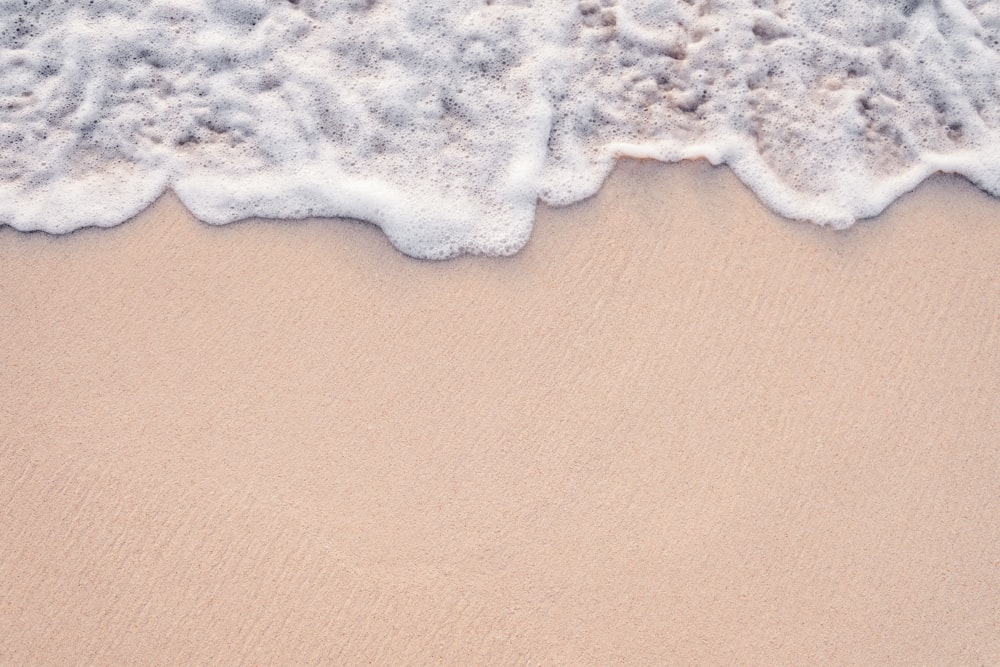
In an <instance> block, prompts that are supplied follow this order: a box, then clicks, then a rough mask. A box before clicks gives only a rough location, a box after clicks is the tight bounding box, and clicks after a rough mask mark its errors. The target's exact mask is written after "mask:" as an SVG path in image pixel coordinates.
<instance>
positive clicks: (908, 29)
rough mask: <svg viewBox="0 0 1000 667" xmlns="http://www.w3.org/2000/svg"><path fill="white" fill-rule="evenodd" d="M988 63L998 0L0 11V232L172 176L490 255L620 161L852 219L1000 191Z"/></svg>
mask: <svg viewBox="0 0 1000 667" xmlns="http://www.w3.org/2000/svg"><path fill="white" fill-rule="evenodd" d="M998 74H1000V2H996V1H995V0H964V2H963V1H960V0H948V1H947V2H944V1H942V2H931V1H929V0H928V1H923V0H896V1H886V2H880V3H870V2H862V1H860V0H580V1H579V2H566V1H565V0H539V1H535V2H531V1H528V0H508V1H506V2H504V1H501V0H480V1H478V2H472V1H468V0H449V1H448V2H445V1H443V0H429V1H428V2H423V3H411V2H400V1H396V0H150V1H149V2H146V3H127V2H122V1H121V0H93V2H88V3H78V2H72V1H69V0H38V1H37V2H30V3H28V2H24V0H17V1H11V0H0V138H2V141H3V147H4V148H3V150H2V151H0V222H2V223H5V224H9V225H12V226H14V227H16V228H18V229H23V230H33V229H42V230H46V231H50V232H65V231H70V230H72V229H76V228H79V227H82V226H87V225H100V226H109V225H114V224H117V223H119V222H122V221H123V220H125V219H127V218H129V217H131V216H132V215H134V214H135V213H137V212H138V211H139V210H141V209H142V208H144V207H145V206H147V205H148V204H149V203H150V202H151V201H152V200H153V199H155V198H156V197H157V196H158V195H159V194H160V193H161V192H163V190H164V189H167V188H170V189H172V190H174V191H175V192H176V193H177V194H178V196H179V197H180V198H181V199H182V200H183V201H184V203H185V204H186V205H187V206H188V207H189V208H190V209H191V211H192V212H193V213H194V214H195V215H196V216H198V217H199V218H201V219H203V220H205V221H207V222H210V223H213V224H221V223H226V222H231V221H233V220H237V219H241V218H246V217H252V216H265V217H276V218H302V217H308V216H339V217H349V218H359V219H364V220H368V221H371V222H374V223H376V224H378V225H379V226H380V227H381V228H382V229H383V230H384V231H385V233H386V234H387V235H388V236H389V238H390V239H391V240H392V242H393V243H394V244H395V245H396V246H397V247H398V248H400V249H401V250H403V251H404V252H406V253H408V254H411V255H415V256H419V257H427V258H443V257H449V256H453V255H456V254H460V253H487V254H509V253H513V252H516V251H517V250H518V249H519V248H521V247H522V246H523V245H524V243H525V242H526V241H527V239H528V236H529V234H530V231H531V225H532V221H533V218H534V212H535V205H536V202H537V201H538V200H539V199H541V200H542V201H545V202H548V203H552V204H568V203H572V202H574V201H578V200H580V199H582V198H585V197H587V196H589V195H591V194H593V193H594V192H595V191H596V190H597V189H598V188H599V187H600V185H601V183H602V182H603V180H604V178H605V177H606V176H607V174H608V172H609V171H610V169H611V167H612V166H613V163H614V160H615V159H617V158H618V157H621V156H633V157H647V158H655V159H660V160H665V161H675V160H682V159H687V158H698V157H701V158H707V159H709V160H710V161H712V162H713V163H717V164H718V163H727V164H729V165H730V166H731V167H732V168H733V169H734V171H735V172H736V174H737V175H738V176H739V177H740V178H741V179H742V180H743V181H744V182H745V183H747V185H749V186H750V187H751V188H752V189H753V190H754V191H755V192H756V193H757V194H758V195H759V196H760V197H761V198H762V199H763V200H764V201H765V202H766V203H767V204H768V205H769V206H771V207H772V208H773V209H775V210H776V211H778V212H779V213H781V214H783V215H785V216H788V217H793V218H801V219H809V220H813V221H815V222H819V223H822V224H832V225H835V226H846V225H849V224H851V223H852V222H853V221H855V220H857V219H859V218H863V217H868V216H871V215H875V214H877V213H878V212H879V211H881V210H882V209H883V208H884V207H885V206H887V205H888V204H889V203H890V202H891V201H892V200H894V199H895V198H896V197H898V196H899V195H900V194H902V193H903V192H905V191H907V190H909V189H911V188H913V187H914V186H915V185H916V184H917V183H919V182H920V181H921V180H922V179H924V178H926V176H928V175H929V174H931V173H933V172H935V171H949V172H956V173H961V174H964V175H965V176H966V177H968V178H970V179H971V180H972V181H973V182H975V183H976V184H978V185H979V186H980V187H982V188H984V189H985V190H987V191H989V192H991V193H993V194H995V195H1000V143H998V128H1000V106H998V105H997V104H996V100H997V99H998V93H1000V91H998V86H1000V76H998Z"/></svg>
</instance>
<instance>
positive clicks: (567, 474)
mask: <svg viewBox="0 0 1000 667" xmlns="http://www.w3.org/2000/svg"><path fill="white" fill-rule="evenodd" d="M0 288H2V292H3V300H4V301H3V307H2V309H0V313H2V315H0V317H2V320H0V321H2V331H3V335H4V342H3V345H2V346H0V373H2V378H0V663H3V664H83V663H96V664H127V663H136V664H194V663H207V664H271V663H274V664H292V663H296V664H309V663H327V664H360V663H364V664H368V663H374V664H388V665H396V664H572V665H584V664H593V665H607V664H619V663H623V664H638V665H642V664H649V665H660V664H695V663H697V664H733V663H736V662H739V663H744V664H752V663H758V664H759V663H765V664H816V663H820V662H822V663H838V664H876V663H880V664H911V665H912V664H941V665H944V664H969V665H971V664H996V662H997V661H998V660H1000V520H998V517H1000V491H998V489H1000V202H997V201H994V200H991V199H990V198H988V197H987V196H986V195H984V194H982V193H980V192H978V191H977V190H975V188H973V187H972V186H970V185H969V184H967V183H966V182H964V181H960V180H958V179H955V178H946V177H938V178H935V179H932V180H931V181H929V182H927V183H925V184H924V185H923V186H922V187H921V188H920V189H919V190H918V191H917V192H915V193H913V194H911V195H909V196H907V197H905V198H904V199H903V200H901V201H899V202H897V204H895V205H894V206H893V207H892V208H891V209H890V210H889V211H888V212H887V213H886V214H885V215H883V216H882V217H881V218H879V219H878V220H875V221H870V222H866V223H862V224H859V225H857V226H855V227H854V228H853V229H851V230H850V231H847V232H832V231H830V230H824V229H820V228H818V227H815V226H812V225H808V224H802V223H792V222H788V221H786V220H781V219H779V218H776V217H775V216H774V215H772V214H770V213H768V212H767V211H766V210H765V209H764V208H763V207H762V206H761V205H760V204H759V203H758V202H757V201H756V200H754V199H753V197H752V196H751V195H750V194H748V192H747V191H746V190H745V189H744V188H743V187H742V186H740V185H739V183H738V182H737V181H736V179H735V178H734V177H733V176H732V175H731V174H730V173H729V172H728V171H726V170H724V169H712V168H710V167H708V166H705V165H703V164H687V165H681V166H662V165H656V164H646V163H639V162H627V163H623V164H622V165H620V166H619V168H618V169H617V170H616V172H615V174H614V175H613V176H612V178H611V180H610V181H609V183H608V184H607V185H606V186H605V188H604V189H603V190H602V191H601V193H600V194H599V195H598V196H597V197H596V198H595V199H592V200H590V201H588V202H586V203H584V204H581V205H578V206H575V207H572V208H568V209H561V210H552V209H542V210H541V211H540V212H539V220H538V224H537V226H536V229H535V234H534V237H533V238H532V241H531V242H530V243H529V245H528V247H527V248H526V249H525V250H524V251H523V252H522V253H521V254H519V255H517V256H515V257H513V258H508V259H489V258H468V257H466V258H462V259H458V260H455V261H449V262H439V263H433V262H421V261H416V260H413V259H410V258H407V257H405V256H403V255H401V254H399V253H398V252H396V251H395V250H394V249H393V248H392V247H391V246H390V245H389V244H388V242H387V241H386V240H385V239H384V237H383V236H382V235H381V234H380V233H379V231H378V230H377V229H375V228H373V227H371V226H368V225H364V224H360V223H352V222H336V221H333V222H331V221H308V222H301V223H275V222H267V221H257V222H248V223H240V224H237V225H232V226H229V227H222V228H215V227H209V226H207V225H203V224H200V223H198V222H196V221H195V220H193V219H192V218H191V217H190V216H189V214H187V212H186V211H184V209H183V208H182V207H181V206H180V205H179V204H178V203H177V201H176V199H174V198H171V197H170V196H169V195H168V196H165V197H164V198H162V199H161V200H160V201H159V202H158V203H157V204H156V205H155V206H154V207H152V208H151V209H150V210H149V211H147V212H146V213H144V214H143V215H141V216H139V218H138V219H137V220H135V221H133V222H130V223H128V224H126V225H124V226H122V227H119V228H116V229H113V230H84V231H82V232H77V233H74V234H72V235H69V236H65V237H52V236H47V235H43V234H22V233H17V232H14V231H12V230H10V229H3V230H2V231H0Z"/></svg>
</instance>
